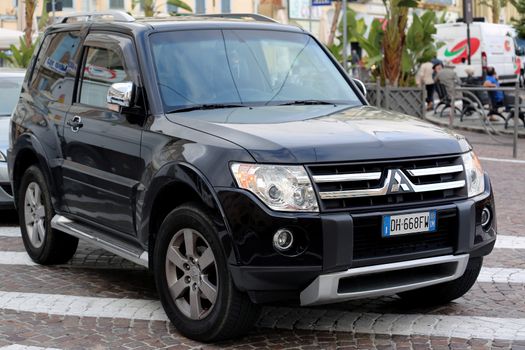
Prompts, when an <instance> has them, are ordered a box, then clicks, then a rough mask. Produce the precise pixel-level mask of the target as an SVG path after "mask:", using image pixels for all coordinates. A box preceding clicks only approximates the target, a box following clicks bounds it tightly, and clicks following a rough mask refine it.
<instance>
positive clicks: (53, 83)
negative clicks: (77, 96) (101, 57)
mask: <svg viewBox="0 0 525 350" xmlns="http://www.w3.org/2000/svg"><path fill="white" fill-rule="evenodd" d="M79 46H80V32H63V33H57V34H53V35H49V36H48V37H46V39H45V40H44V42H43V44H42V48H41V49H40V53H39V55H38V58H37V61H36V64H35V71H34V73H33V80H32V81H31V87H32V88H34V89H36V90H38V91H40V93H41V94H43V95H44V96H45V97H47V98H48V99H50V100H52V101H56V102H60V103H71V100H72V96H73V88H74V86H75V75H76V71H77V63H76V62H78V57H79Z"/></svg>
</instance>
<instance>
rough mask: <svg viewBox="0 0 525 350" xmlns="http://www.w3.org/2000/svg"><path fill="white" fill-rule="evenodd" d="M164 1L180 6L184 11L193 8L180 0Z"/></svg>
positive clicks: (190, 10) (191, 10)
mask: <svg viewBox="0 0 525 350" xmlns="http://www.w3.org/2000/svg"><path fill="white" fill-rule="evenodd" d="M166 3H167V4H168V5H173V6H177V7H178V8H181V9H183V10H186V11H189V12H193V9H192V8H191V6H190V5H188V4H187V3H185V2H184V1H182V0H168V1H167V2H166Z"/></svg>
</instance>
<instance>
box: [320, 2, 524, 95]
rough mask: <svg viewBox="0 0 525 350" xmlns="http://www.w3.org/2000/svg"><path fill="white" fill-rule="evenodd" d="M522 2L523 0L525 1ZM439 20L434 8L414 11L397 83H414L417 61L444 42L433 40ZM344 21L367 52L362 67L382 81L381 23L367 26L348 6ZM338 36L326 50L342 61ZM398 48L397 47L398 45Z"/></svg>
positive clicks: (350, 35) (425, 58) (428, 57)
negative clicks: (336, 40)
mask: <svg viewBox="0 0 525 350" xmlns="http://www.w3.org/2000/svg"><path fill="white" fill-rule="evenodd" d="M522 1H524V2H525V0H522ZM400 3H402V4H405V5H412V3H411V2H407V1H404V2H400ZM440 20H441V19H440V18H439V17H438V16H437V15H436V14H435V12H433V11H426V12H425V13H423V14H422V15H421V16H418V15H417V14H415V13H414V14H413V15H412V24H411V25H410V26H409V27H408V29H406V31H405V32H404V33H403V34H404V35H403V42H402V44H400V46H401V51H400V52H401V55H400V56H399V58H400V60H399V62H398V63H397V64H398V69H399V72H400V73H399V76H398V79H397V83H398V85H401V86H409V85H414V84H415V75H416V73H417V70H418V69H419V66H420V64H421V63H423V62H427V61H430V60H431V59H432V58H434V57H435V56H436V53H437V50H438V49H439V48H440V47H442V46H443V45H444V43H442V42H438V43H436V42H435V41H434V38H433V35H434V34H435V33H436V24H437V23H439V21H440ZM347 24H348V26H347V35H348V40H349V41H351V42H357V43H359V45H360V46H361V48H362V49H363V50H364V52H365V53H366V56H365V57H364V59H363V61H364V64H365V66H366V67H367V68H373V70H372V75H373V77H375V78H376V79H380V80H381V81H382V82H385V80H386V78H388V77H385V76H384V75H383V74H382V72H383V71H384V69H383V67H384V64H385V61H384V41H385V40H387V39H386V36H385V31H384V30H383V27H384V23H382V22H381V21H379V20H377V19H376V20H374V21H372V23H371V25H370V27H368V26H367V25H366V23H365V21H364V19H362V18H361V19H358V18H357V13H356V12H355V11H353V10H352V9H350V8H349V9H348V10H347ZM387 28H388V27H387ZM342 32H343V27H342V24H340V26H339V33H342ZM367 32H368V34H367ZM366 34H367V35H366ZM337 39H338V44H334V45H332V46H330V47H329V50H330V51H331V52H332V54H333V55H334V56H335V57H336V58H337V59H338V60H339V61H342V50H343V35H342V34H340V35H338V36H337ZM397 50H399V47H398V48H397Z"/></svg>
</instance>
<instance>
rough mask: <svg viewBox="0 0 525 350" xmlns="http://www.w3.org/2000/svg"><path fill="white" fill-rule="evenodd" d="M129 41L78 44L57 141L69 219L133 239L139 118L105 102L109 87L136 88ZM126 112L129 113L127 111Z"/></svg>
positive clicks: (94, 39)
mask: <svg viewBox="0 0 525 350" xmlns="http://www.w3.org/2000/svg"><path fill="white" fill-rule="evenodd" d="M136 57H137V56H136V51H135V47H134V44H133V41H132V39H131V38H129V37H127V36H123V35H122V36H121V35H113V34H103V33H99V34H97V33H90V34H89V35H88V36H87V37H86V40H85V42H84V47H83V59H82V62H83V63H82V67H81V70H80V74H79V78H78V83H77V93H76V99H75V101H74V103H73V104H72V106H71V109H70V110H69V113H68V114H67V117H66V122H65V125H64V131H63V133H64V137H63V144H62V148H63V155H64V162H63V165H62V166H63V171H62V174H63V184H64V193H65V200H66V203H67V206H68V208H69V210H70V213H71V214H74V215H76V216H78V217H79V218H80V219H83V220H87V221H89V222H92V223H94V224H99V225H103V226H104V227H106V228H110V229H114V230H117V231H120V232H123V233H127V234H133V233H134V232H135V225H134V215H133V213H134V208H135V191H136V188H137V186H138V183H139V178H140V174H141V173H142V169H143V165H142V163H141V161H140V141H141V135H142V126H141V120H142V119H141V118H140V116H137V115H136V114H134V113H133V112H130V111H126V109H122V110H121V109H119V108H117V109H116V108H114V105H113V106H112V105H108V103H107V101H106V97H107V92H108V89H109V87H110V86H111V85H112V84H114V83H122V82H133V84H134V86H139V85H140V79H139V74H138V68H137V59H136ZM130 110H131V109H130Z"/></svg>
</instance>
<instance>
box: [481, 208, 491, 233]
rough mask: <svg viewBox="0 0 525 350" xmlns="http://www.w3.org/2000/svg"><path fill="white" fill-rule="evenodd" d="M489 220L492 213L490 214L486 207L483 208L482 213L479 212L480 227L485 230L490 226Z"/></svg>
mask: <svg viewBox="0 0 525 350" xmlns="http://www.w3.org/2000/svg"><path fill="white" fill-rule="evenodd" d="M491 220H492V213H491V212H490V209H489V208H488V207H485V208H483V211H482V212H481V227H483V228H484V229H487V228H488V227H489V226H490V222H491Z"/></svg>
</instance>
